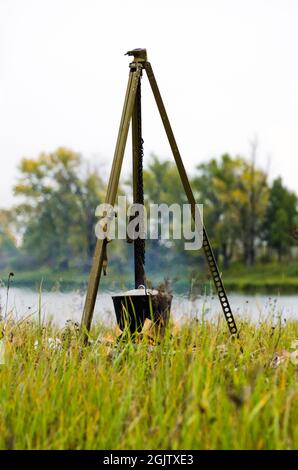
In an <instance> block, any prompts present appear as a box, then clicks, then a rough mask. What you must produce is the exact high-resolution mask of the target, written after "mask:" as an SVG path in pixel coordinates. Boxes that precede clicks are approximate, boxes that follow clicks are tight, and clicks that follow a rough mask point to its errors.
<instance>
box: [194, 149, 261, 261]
mask: <svg viewBox="0 0 298 470" xmlns="http://www.w3.org/2000/svg"><path fill="white" fill-rule="evenodd" d="M198 171H199V175H198V176H196V177H195V178H194V180H193V186H194V188H195V189H196V192H197V199H198V200H199V201H200V202H202V203H203V204H204V220H205V225H206V227H208V232H210V236H211V238H212V240H213V241H214V247H215V250H216V251H217V254H218V255H221V256H222V257H223V263H224V267H227V266H228V264H229V262H230V261H231V259H232V258H233V256H234V255H235V252H236V250H237V244H238V245H239V244H240V246H241V248H242V253H243V257H244V261H245V262H247V263H249V264H252V263H253V262H254V258H255V254H254V249H255V242H256V238H257V235H258V232H259V229H260V227H261V225H262V222H263V220H264V216H265V212H266V207H267V201H268V186H267V178H266V174H265V173H264V172H263V171H261V170H259V169H256V168H255V165H254V162H253V161H252V162H248V161H246V160H245V159H244V158H242V157H236V158H232V157H231V156H230V155H228V154H224V155H222V157H221V159H220V160H219V161H217V160H215V159H213V160H211V161H210V162H208V163H203V164H201V165H199V166H198Z"/></svg>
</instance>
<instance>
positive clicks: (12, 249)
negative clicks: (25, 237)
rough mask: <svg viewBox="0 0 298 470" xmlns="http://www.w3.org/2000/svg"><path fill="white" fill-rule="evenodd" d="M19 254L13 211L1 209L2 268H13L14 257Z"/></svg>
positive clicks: (0, 252) (0, 262) (0, 256)
mask: <svg viewBox="0 0 298 470" xmlns="http://www.w3.org/2000/svg"><path fill="white" fill-rule="evenodd" d="M17 255H18V248H17V242H16V236H15V229H14V216H13V211H11V210H8V209H1V210H0V268H1V269H7V270H9V271H11V270H12V264H13V260H14V258H15V257H16V256H17Z"/></svg>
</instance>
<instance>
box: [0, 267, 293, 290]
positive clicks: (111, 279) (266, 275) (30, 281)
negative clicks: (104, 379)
mask: <svg viewBox="0 0 298 470" xmlns="http://www.w3.org/2000/svg"><path fill="white" fill-rule="evenodd" d="M7 274H8V273H6V272H1V273H0V277H1V279H2V281H3V282H4V283H5V282H6V279H7ZM165 276H168V277H169V278H170V279H171V280H172V285H173V289H174V291H175V292H177V293H187V292H189V290H190V287H191V285H192V288H193V289H194V292H199V293H201V292H205V291H207V292H210V291H212V289H214V288H213V283H212V281H211V279H210V276H209V273H208V271H207V267H206V265H205V266H204V267H203V268H202V267H201V268H200V267H199V266H198V267H197V268H196V269H193V268H186V267H185V266H180V265H177V266H175V265H172V266H170V267H168V268H167V269H161V270H160V271H158V272H148V278H149V279H151V280H154V283H155V284H157V283H158V282H160V281H162V280H163V279H164V277H165ZM222 277H223V280H224V284H225V286H226V288H227V290H228V291H230V292H231V291H233V292H243V293H250V294H254V293H265V294H273V295H277V294H296V293H297V292H298V262H294V261H293V262H291V263H287V264H285V263H284V264H278V263H271V264H256V265H255V266H252V267H247V266H243V265H242V264H234V265H232V266H231V267H230V268H229V269H227V270H225V271H223V272H222ZM41 280H42V282H43V287H44V288H45V289H60V288H61V289H66V290H67V289H77V288H84V289H85V288H86V286H87V282H88V273H87V272H85V273H81V272H79V271H77V270H69V271H53V270H50V269H38V270H32V271H27V272H22V271H20V272H18V271H16V272H15V276H14V281H13V282H14V285H15V286H16V287H29V288H36V287H38V286H39V285H40V282H41ZM101 285H102V288H103V289H104V290H115V289H117V290H118V289H122V288H123V289H127V288H131V287H132V285H133V276H132V273H130V274H121V273H119V272H118V271H117V269H116V268H115V267H114V265H113V263H111V266H110V267H109V271H108V275H107V276H106V277H105V276H102V280H101Z"/></svg>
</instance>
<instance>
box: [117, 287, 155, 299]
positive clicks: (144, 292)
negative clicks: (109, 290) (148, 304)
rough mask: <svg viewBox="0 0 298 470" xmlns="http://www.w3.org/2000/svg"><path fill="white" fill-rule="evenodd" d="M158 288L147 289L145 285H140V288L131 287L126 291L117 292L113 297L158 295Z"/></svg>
mask: <svg viewBox="0 0 298 470" xmlns="http://www.w3.org/2000/svg"><path fill="white" fill-rule="evenodd" d="M157 294H158V290H156V289H145V288H143V287H139V288H138V289H131V290H127V291H126V292H122V293H121V294H115V295H113V297H126V296H127V297H129V296H137V295H157Z"/></svg>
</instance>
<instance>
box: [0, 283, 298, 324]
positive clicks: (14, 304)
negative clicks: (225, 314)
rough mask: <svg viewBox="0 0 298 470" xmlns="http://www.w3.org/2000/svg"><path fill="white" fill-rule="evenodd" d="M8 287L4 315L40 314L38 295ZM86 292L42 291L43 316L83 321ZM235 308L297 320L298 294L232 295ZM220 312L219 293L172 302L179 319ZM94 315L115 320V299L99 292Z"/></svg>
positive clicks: (0, 297) (2, 299)
mask: <svg viewBox="0 0 298 470" xmlns="http://www.w3.org/2000/svg"><path fill="white" fill-rule="evenodd" d="M6 294H7V293H6V289H4V288H1V289H0V305H1V310H2V314H3V313H4V312H5V310H6V308H7V311H8V312H11V311H13V312H14V315H15V316H16V317H17V318H24V317H25V316H32V318H37V317H38V308H39V307H38V306H39V295H38V292H36V291H34V290H31V289H21V288H15V287H11V289H10V291H9V296H8V302H7V299H6V297H7V295H6ZM84 299H85V294H84V292H80V291H72V292H43V293H42V297H41V312H42V317H43V319H45V320H47V319H49V318H52V319H53V320H54V321H55V323H57V324H58V325H60V326H62V325H64V324H65V322H66V320H68V319H72V320H74V321H80V319H81V314H82V309H83V305H84ZM229 299H230V304H231V307H232V310H233V312H234V314H235V315H236V316H245V317H246V318H250V319H252V320H254V321H256V320H258V319H259V318H260V317H265V316H268V315H275V316H276V317H278V315H281V316H282V318H285V319H290V318H295V319H298V296H294V295H284V296H279V297H278V296H269V295H267V296H266V295H256V296H252V295H244V294H236V293H235V294H233V293H231V294H230V295H229ZM218 314H221V308H220V304H219V301H218V299H217V297H216V296H201V297H199V298H197V299H195V300H192V301H191V300H189V299H188V298H186V297H183V296H178V295H177V296H175V295H174V298H173V303H172V315H173V317H174V319H175V320H176V321H185V320H189V319H192V318H198V319H201V318H202V315H204V316H205V317H206V318H211V317H212V318H213V317H215V316H217V315H218ZM94 318H95V319H97V320H101V321H103V322H105V323H106V324H109V325H113V324H114V323H115V314H114V309H113V302H112V299H111V294H110V293H101V294H99V295H98V298H97V302H96V306H95V315H94Z"/></svg>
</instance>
